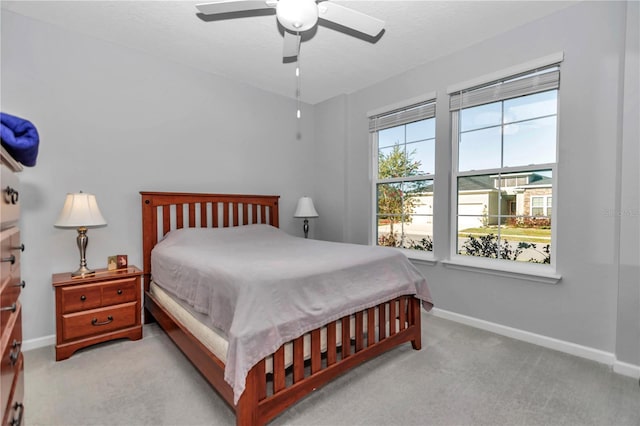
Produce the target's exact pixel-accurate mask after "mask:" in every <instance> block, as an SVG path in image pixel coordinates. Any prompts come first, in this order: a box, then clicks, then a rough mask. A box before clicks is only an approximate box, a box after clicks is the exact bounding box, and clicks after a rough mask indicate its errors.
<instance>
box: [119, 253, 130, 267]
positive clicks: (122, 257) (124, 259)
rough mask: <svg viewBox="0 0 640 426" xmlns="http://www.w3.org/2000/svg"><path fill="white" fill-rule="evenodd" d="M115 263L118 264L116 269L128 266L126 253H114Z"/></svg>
mask: <svg viewBox="0 0 640 426" xmlns="http://www.w3.org/2000/svg"><path fill="white" fill-rule="evenodd" d="M116 263H117V265H118V269H126V268H127V267H128V266H129V262H128V259H127V255H126V254H118V255H116Z"/></svg>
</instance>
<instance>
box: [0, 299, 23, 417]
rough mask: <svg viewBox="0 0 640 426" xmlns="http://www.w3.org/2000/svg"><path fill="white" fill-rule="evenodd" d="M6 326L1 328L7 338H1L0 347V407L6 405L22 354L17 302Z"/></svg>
mask: <svg viewBox="0 0 640 426" xmlns="http://www.w3.org/2000/svg"><path fill="white" fill-rule="evenodd" d="M8 327H9V328H7V329H3V330H2V332H3V334H5V333H8V335H9V338H8V339H5V338H3V339H2V342H3V343H4V344H5V346H4V347H2V358H1V359H0V407H6V406H7V403H8V402H9V393H10V390H11V387H12V384H13V381H14V378H15V376H16V374H17V373H18V372H19V368H20V365H19V363H18V361H19V360H20V358H21V355H22V351H21V348H22V310H21V308H20V305H19V304H18V308H17V311H16V315H15V317H14V318H12V319H11V321H10V322H9V323H8ZM4 337H6V336H4Z"/></svg>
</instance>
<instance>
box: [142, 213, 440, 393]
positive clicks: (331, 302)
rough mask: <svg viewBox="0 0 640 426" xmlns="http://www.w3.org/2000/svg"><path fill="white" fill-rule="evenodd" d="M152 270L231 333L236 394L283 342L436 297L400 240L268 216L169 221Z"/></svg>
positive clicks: (427, 303)
mask: <svg viewBox="0 0 640 426" xmlns="http://www.w3.org/2000/svg"><path fill="white" fill-rule="evenodd" d="M151 271H152V278H153V280H154V281H155V282H156V283H157V284H158V285H159V286H161V287H162V288H164V289H165V290H167V291H169V292H170V293H172V294H174V295H175V296H177V297H178V298H180V299H182V300H184V301H186V302H187V303H188V304H190V305H191V306H193V308H194V310H196V311H197V312H201V313H203V314H205V315H208V316H209V319H210V320H211V325H213V326H215V327H217V328H219V329H220V330H222V331H223V332H225V333H226V335H227V339H228V341H229V349H228V353H227V363H226V366H225V380H226V381H227V382H228V383H229V384H230V385H231V387H232V388H233V391H234V402H235V403H237V402H238V399H239V398H240V395H241V394H242V392H243V391H244V388H245V380H246V376H247V373H248V372H249V370H250V369H251V367H253V366H254V365H255V364H256V363H257V362H258V361H260V360H261V359H263V358H264V357H266V356H267V355H270V354H272V353H273V352H275V351H276V350H277V349H278V348H279V347H280V346H281V345H282V344H283V343H285V342H288V341H290V340H293V339H295V338H296V337H299V336H301V335H302V334H304V333H306V332H308V331H311V330H313V329H315V328H319V327H321V326H322V325H324V324H326V323H328V322H330V321H333V320H337V319H339V318H341V317H343V316H345V315H348V314H351V313H354V312H356V311H359V310H362V309H366V308H369V307H372V306H375V305H377V304H379V303H382V302H384V301H387V300H389V299H392V298H394V297H398V296H401V295H406V294H414V295H416V297H418V298H419V299H420V300H422V302H423V306H424V307H425V308H426V309H431V307H432V306H433V303H432V300H431V295H430V293H429V288H428V287H427V282H426V280H425V278H424V277H423V276H422V275H421V274H420V273H419V272H418V270H417V269H416V268H415V267H414V266H413V265H412V264H411V263H410V262H409V260H408V259H407V258H406V256H405V255H404V254H402V253H401V252H399V251H397V250H394V249H391V248H385V247H371V246H363V245H356V244H343V243H332V242H326V241H317V240H308V239H304V238H298V237H293V236H291V235H288V234H286V233H285V232H284V231H282V230H280V229H278V228H274V227H272V226H269V225H249V226H241V227H234V228H216V229H213V228H205V229H203V228H199V229H195V228H188V229H180V230H175V231H171V232H170V233H169V234H167V235H166V236H165V238H164V239H163V240H162V241H161V242H159V243H158V244H157V245H156V246H155V248H154V249H153V251H152V253H151Z"/></svg>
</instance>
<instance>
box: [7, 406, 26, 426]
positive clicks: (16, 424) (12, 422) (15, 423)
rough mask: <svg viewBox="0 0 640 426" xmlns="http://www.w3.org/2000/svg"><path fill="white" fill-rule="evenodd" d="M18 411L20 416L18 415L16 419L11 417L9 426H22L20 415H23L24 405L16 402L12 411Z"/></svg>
mask: <svg viewBox="0 0 640 426" xmlns="http://www.w3.org/2000/svg"><path fill="white" fill-rule="evenodd" d="M18 410H20V414H19V415H18V417H13V418H12V419H11V420H10V421H9V425H10V426H20V425H21V424H22V415H23V414H24V404H22V403H21V402H16V403H15V404H13V411H18Z"/></svg>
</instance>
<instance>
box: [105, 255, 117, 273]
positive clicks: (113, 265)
mask: <svg viewBox="0 0 640 426" xmlns="http://www.w3.org/2000/svg"><path fill="white" fill-rule="evenodd" d="M116 269H118V256H109V257H107V270H108V271H115V270H116Z"/></svg>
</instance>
